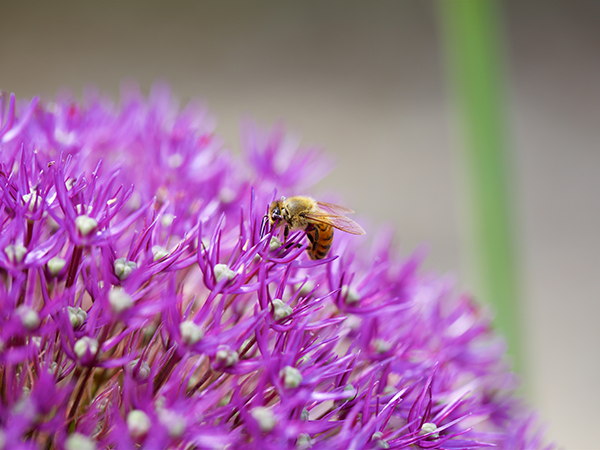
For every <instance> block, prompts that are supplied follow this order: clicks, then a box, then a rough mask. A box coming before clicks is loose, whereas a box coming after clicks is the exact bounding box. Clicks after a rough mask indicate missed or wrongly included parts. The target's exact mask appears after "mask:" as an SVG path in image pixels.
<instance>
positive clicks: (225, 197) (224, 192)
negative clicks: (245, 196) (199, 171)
mask: <svg viewBox="0 0 600 450" xmlns="http://www.w3.org/2000/svg"><path fill="white" fill-rule="evenodd" d="M219 200H220V201H221V203H231V202H232V201H233V200H235V191H234V190H233V189H231V188H228V187H224V188H222V189H221V190H220V191H219Z"/></svg>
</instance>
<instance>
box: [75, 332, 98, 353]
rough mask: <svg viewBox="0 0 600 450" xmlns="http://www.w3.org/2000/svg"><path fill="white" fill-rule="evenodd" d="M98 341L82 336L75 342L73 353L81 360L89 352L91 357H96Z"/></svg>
mask: <svg viewBox="0 0 600 450" xmlns="http://www.w3.org/2000/svg"><path fill="white" fill-rule="evenodd" d="M98 345H99V344H98V341H97V340H96V339H94V338H91V337H88V336H84V337H82V338H81V339H79V340H78V341H77V342H75V346H74V347H73V351H75V354H76V355H77V357H78V358H83V357H84V356H85V355H86V354H87V352H90V354H91V355H92V356H96V354H97V353H98Z"/></svg>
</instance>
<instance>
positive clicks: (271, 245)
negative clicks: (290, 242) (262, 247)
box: [269, 236, 281, 252]
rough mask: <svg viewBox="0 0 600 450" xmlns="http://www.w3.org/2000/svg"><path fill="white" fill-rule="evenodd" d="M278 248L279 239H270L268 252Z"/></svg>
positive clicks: (279, 244) (274, 237)
mask: <svg viewBox="0 0 600 450" xmlns="http://www.w3.org/2000/svg"><path fill="white" fill-rule="evenodd" d="M279 247H281V241H280V240H279V238H278V237H277V236H273V237H272V238H271V242H269V251H270V252H272V251H275V250H277V249H278V248H279Z"/></svg>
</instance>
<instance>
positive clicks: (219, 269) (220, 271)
mask: <svg viewBox="0 0 600 450" xmlns="http://www.w3.org/2000/svg"><path fill="white" fill-rule="evenodd" d="M214 271H215V279H216V280H217V283H218V282H219V281H221V280H222V279H223V278H227V279H228V280H232V279H233V278H234V277H235V276H236V273H235V272H234V271H233V270H231V269H230V268H229V267H228V266H227V264H215V269H214Z"/></svg>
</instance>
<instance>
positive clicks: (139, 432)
mask: <svg viewBox="0 0 600 450" xmlns="http://www.w3.org/2000/svg"><path fill="white" fill-rule="evenodd" d="M151 425H152V423H151V422H150V418H149V417H148V415H147V414H146V413H145V412H144V411H141V410H139V409H134V410H133V411H130V412H129V414H127V429H128V430H129V434H130V435H131V437H133V438H134V439H138V438H141V437H143V436H145V435H146V434H148V431H150V426H151Z"/></svg>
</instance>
